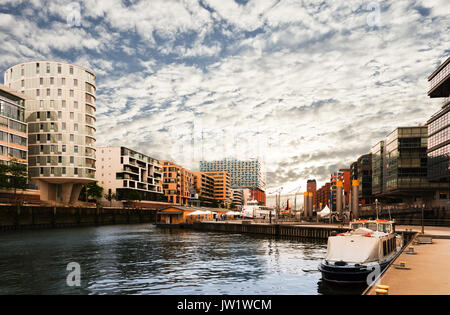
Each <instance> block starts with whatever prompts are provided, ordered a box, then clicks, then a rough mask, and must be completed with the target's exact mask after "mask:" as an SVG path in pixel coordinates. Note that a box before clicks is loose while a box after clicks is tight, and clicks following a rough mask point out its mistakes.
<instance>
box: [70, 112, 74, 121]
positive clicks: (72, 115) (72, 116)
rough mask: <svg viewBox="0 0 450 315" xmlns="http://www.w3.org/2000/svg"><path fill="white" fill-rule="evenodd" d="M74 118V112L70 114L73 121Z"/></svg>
mask: <svg viewBox="0 0 450 315" xmlns="http://www.w3.org/2000/svg"><path fill="white" fill-rule="evenodd" d="M73 118H74V114H73V112H70V119H72V120H73Z"/></svg>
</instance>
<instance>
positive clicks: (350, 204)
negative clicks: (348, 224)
mask: <svg viewBox="0 0 450 315" xmlns="http://www.w3.org/2000/svg"><path fill="white" fill-rule="evenodd" d="M348 211H349V213H350V214H351V215H352V213H353V212H352V190H351V189H350V191H349V193H348ZM352 216H353V215H352ZM352 219H353V218H352Z"/></svg>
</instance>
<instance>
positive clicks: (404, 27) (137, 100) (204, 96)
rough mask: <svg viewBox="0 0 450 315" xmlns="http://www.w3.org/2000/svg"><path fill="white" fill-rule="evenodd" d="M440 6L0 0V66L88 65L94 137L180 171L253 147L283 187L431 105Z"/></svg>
mask: <svg viewBox="0 0 450 315" xmlns="http://www.w3.org/2000/svg"><path fill="white" fill-rule="evenodd" d="M449 17H450V3H449V2H448V1H447V0H426V1H413V0H411V1H403V0H395V1H366V0H355V1H318V0H312V1H304V0H281V1H280V0H255V1H247V0H234V1H233V0H179V1H171V0H149V1H138V0H122V1H121V0H85V1H64V0H55V1H46V0H30V1H24V0H0V42H1V45H0V71H1V72H3V71H4V70H6V69H7V68H8V67H10V66H12V65H15V64H17V63H21V62H25V61H30V60H58V61H66V62H69V63H73V64H77V65H81V66H84V67H87V68H90V69H92V70H93V71H94V72H95V73H96V75H97V88H98V91H97V142H98V145H125V146H128V147H131V148H134V149H136V150H139V151H141V152H144V153H147V154H149V155H151V156H153V157H155V158H159V159H171V160H174V161H175V162H178V163H179V164H182V165H184V166H185V167H187V168H191V169H192V170H197V169H198V167H199V165H198V164H199V160H201V159H202V158H203V159H206V160H210V159H222V158H224V157H236V158H252V157H258V156H259V157H262V158H264V160H265V162H266V166H267V184H268V188H270V189H273V188H275V187H280V186H283V187H285V190H292V189H294V188H295V187H296V186H298V185H300V184H302V186H303V188H305V186H306V180H307V179H308V178H316V179H317V180H318V182H319V184H323V183H324V182H325V181H326V180H327V179H329V176H330V173H331V172H333V171H335V170H337V169H339V168H342V167H348V166H349V164H350V163H351V162H352V161H354V160H356V159H357V158H358V157H359V156H360V155H361V154H365V153H367V152H369V151H370V148H371V146H372V145H374V144H375V143H376V142H378V141H379V140H381V139H382V138H383V137H384V136H385V135H386V134H387V133H389V132H390V131H392V130H393V129H394V128H395V127H396V126H406V125H416V124H421V123H424V122H426V120H427V119H428V117H429V116H430V115H432V114H433V113H434V112H435V111H437V110H438V109H439V107H440V105H439V104H440V101H438V100H430V99H429V98H428V97H427V95H426V94H427V91H428V82H427V77H428V75H429V74H431V72H432V71H433V70H434V69H435V68H436V67H437V66H438V65H439V64H440V63H441V62H442V61H444V60H445V59H446V58H447V57H448V56H449V54H450V29H449V28H450V26H449V25H450V18H449ZM270 189H269V190H270Z"/></svg>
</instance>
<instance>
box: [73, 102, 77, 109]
mask: <svg viewBox="0 0 450 315" xmlns="http://www.w3.org/2000/svg"><path fill="white" fill-rule="evenodd" d="M73 107H74V108H75V109H78V102H77V101H75V102H73Z"/></svg>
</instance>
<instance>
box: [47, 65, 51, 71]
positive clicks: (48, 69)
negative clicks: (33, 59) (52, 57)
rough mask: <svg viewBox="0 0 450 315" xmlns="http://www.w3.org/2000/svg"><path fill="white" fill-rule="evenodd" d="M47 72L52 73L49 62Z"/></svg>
mask: <svg viewBox="0 0 450 315" xmlns="http://www.w3.org/2000/svg"><path fill="white" fill-rule="evenodd" d="M47 73H50V64H49V63H47Z"/></svg>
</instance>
